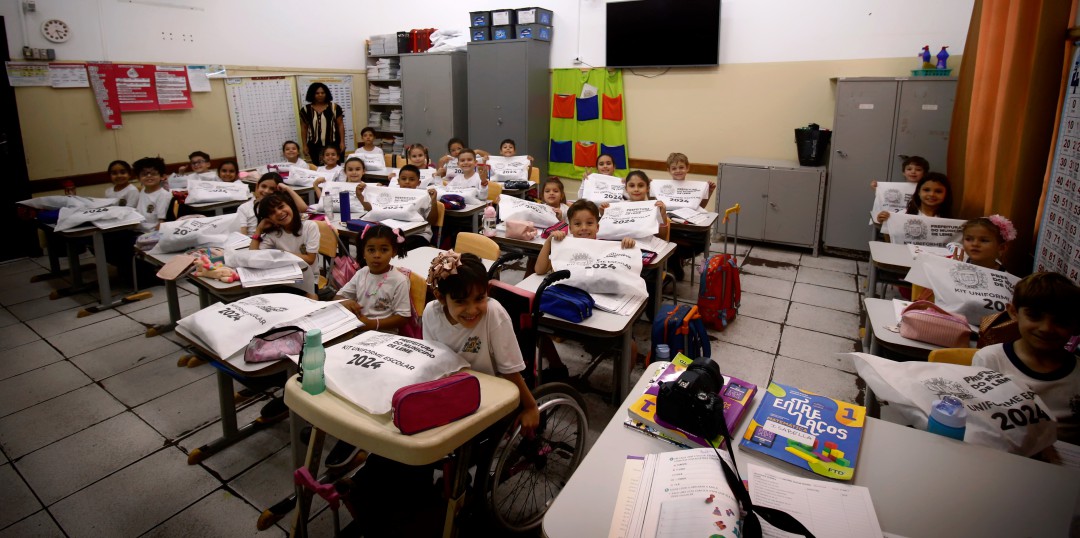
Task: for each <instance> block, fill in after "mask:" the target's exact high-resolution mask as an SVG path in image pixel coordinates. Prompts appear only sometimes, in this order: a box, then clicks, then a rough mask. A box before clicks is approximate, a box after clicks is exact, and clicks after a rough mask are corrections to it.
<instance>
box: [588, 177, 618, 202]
mask: <svg viewBox="0 0 1080 538" xmlns="http://www.w3.org/2000/svg"><path fill="white" fill-rule="evenodd" d="M624 190H625V189H624V186H623V180H622V179H619V178H617V177H615V176H608V175H604V174H589V177H587V178H585V187H584V188H583V189H582V191H581V196H582V197H583V198H585V199H586V200H592V201H593V202H596V203H598V204H602V203H604V202H621V201H623V195H624Z"/></svg>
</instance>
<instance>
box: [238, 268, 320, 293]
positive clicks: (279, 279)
mask: <svg viewBox="0 0 1080 538" xmlns="http://www.w3.org/2000/svg"><path fill="white" fill-rule="evenodd" d="M236 274H238V275H240V285H241V286H243V287H245V288H250V287H255V286H268V285H271V284H295V283H297V282H300V281H302V280H304V272H303V270H301V269H300V264H294V265H291V266H287V267H273V268H270V269H254V268H251V267H237V268H236Z"/></svg>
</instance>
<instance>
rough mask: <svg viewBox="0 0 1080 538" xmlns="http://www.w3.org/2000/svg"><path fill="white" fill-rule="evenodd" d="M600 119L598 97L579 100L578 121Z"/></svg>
mask: <svg viewBox="0 0 1080 538" xmlns="http://www.w3.org/2000/svg"><path fill="white" fill-rule="evenodd" d="M599 118H600V99H599V98H598V97H597V96H595V95H594V96H592V97H586V98H585V99H578V100H577V119H578V121H589V120H595V119H599Z"/></svg>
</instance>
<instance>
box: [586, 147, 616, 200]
mask: <svg viewBox="0 0 1080 538" xmlns="http://www.w3.org/2000/svg"><path fill="white" fill-rule="evenodd" d="M596 173H597V174H604V175H605V176H614V175H615V158H614V157H612V156H611V155H609V154H607V153H601V154H600V155H599V156H597V157H596ZM587 179H589V168H588V167H586V168H585V175H583V176H581V184H580V185H578V190H577V197H578V200H580V199H582V198H584V197H585V180H587Z"/></svg>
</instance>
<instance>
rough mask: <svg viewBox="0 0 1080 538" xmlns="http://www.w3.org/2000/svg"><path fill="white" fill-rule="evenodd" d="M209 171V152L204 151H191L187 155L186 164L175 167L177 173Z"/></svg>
mask: <svg viewBox="0 0 1080 538" xmlns="http://www.w3.org/2000/svg"><path fill="white" fill-rule="evenodd" d="M209 171H210V154H209V153H206V152H205V151H193V152H191V154H189V155H188V164H187V165H182V166H180V168H179V169H177V173H179V174H188V173H190V174H201V173H203V172H209Z"/></svg>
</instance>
